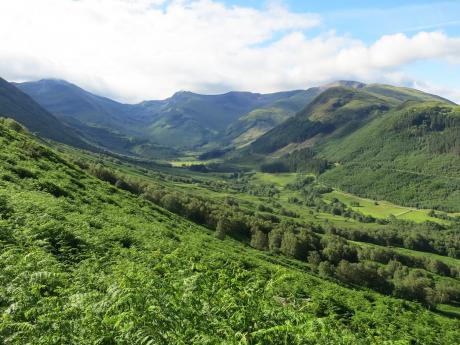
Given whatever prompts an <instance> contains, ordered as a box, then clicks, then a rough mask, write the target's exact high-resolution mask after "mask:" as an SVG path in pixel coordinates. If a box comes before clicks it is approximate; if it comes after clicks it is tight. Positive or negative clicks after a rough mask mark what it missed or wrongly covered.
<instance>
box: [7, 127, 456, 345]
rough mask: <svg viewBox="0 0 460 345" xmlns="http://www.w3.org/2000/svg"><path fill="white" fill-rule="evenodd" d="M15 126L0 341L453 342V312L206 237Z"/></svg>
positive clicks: (10, 145)
mask: <svg viewBox="0 0 460 345" xmlns="http://www.w3.org/2000/svg"><path fill="white" fill-rule="evenodd" d="M17 129H18V127H17V126H15V125H14V124H13V123H11V122H5V121H2V122H1V123H0V141H1V144H2V148H3V150H2V152H1V153H0V155H1V159H0V186H1V188H0V215H1V217H0V228H1V232H0V257H1V260H0V313H1V320H2V322H0V339H1V342H2V343H4V344H25V343H33V344H75V343H78V344H94V343H98V344H183V343H187V344H204V343H206V344H237V343H244V344H262V343H263V344H280V343H289V344H330V343H331V342H332V343H334V344H358V343H362V344H381V343H388V344H410V343H421V344H422V343H423V344H454V343H455V342H456V341H457V339H458V337H459V334H458V329H460V327H459V326H460V325H459V322H458V320H455V319H449V318H447V317H446V316H441V315H438V314H436V313H434V312H432V311H429V310H428V309H426V308H424V307H422V306H420V305H419V304H416V303H412V302H407V301H402V300H399V299H394V298H390V297H383V296H382V295H380V294H378V293H375V292H372V291H370V290H356V289H350V288H345V287H341V286H339V285H337V283H335V282H332V281H329V280H325V279H319V278H318V277H315V276H313V275H312V274H310V273H308V272H307V269H306V267H305V266H304V265H303V264H301V263H300V262H298V261H296V260H285V259H282V257H278V256H271V255H268V254H266V253H264V252H260V251H256V250H253V249H250V248H248V247H247V246H245V245H242V244H240V243H238V242H236V241H234V240H231V239H228V238H227V239H225V240H223V241H221V240H218V239H216V238H215V237H214V236H212V235H211V234H210V232H209V231H208V230H207V229H205V228H203V227H200V226H197V225H195V224H194V223H191V222H188V221H186V220H184V219H183V218H180V217H178V216H175V215H173V214H171V213H170V212H168V211H165V210H164V209H162V208H159V207H157V206H155V205H154V204H153V203H151V202H150V201H148V200H147V198H145V197H142V196H141V197H137V196H136V195H134V194H132V193H128V192H127V191H125V190H123V189H122V188H125V187H123V185H122V184H120V183H115V185H111V184H109V183H107V182H103V181H101V180H100V179H97V178H95V177H93V176H91V175H89V174H88V173H87V172H85V171H83V170H81V168H79V167H78V166H76V165H75V164H73V163H71V162H69V161H68V160H66V159H63V158H62V157H61V156H59V155H57V154H56V153H54V152H52V151H50V150H49V149H47V148H45V147H43V146H41V145H39V144H38V143H37V142H36V141H35V140H34V139H33V138H31V137H30V136H28V135H27V134H24V133H20V132H17V131H16V130H17ZM101 177H102V176H101ZM151 192H152V193H153V192H154V190H153V191H151Z"/></svg>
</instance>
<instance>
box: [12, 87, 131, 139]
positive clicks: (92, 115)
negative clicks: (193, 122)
mask: <svg viewBox="0 0 460 345" xmlns="http://www.w3.org/2000/svg"><path fill="white" fill-rule="evenodd" d="M16 85H17V87H18V88H19V89H21V90H22V91H24V92H25V93H27V94H28V95H30V96H31V97H32V98H33V99H35V100H36V101H37V103H39V104H40V105H41V106H42V107H44V108H45V109H47V110H48V111H49V112H51V113H52V114H54V115H55V116H58V117H60V118H62V119H68V118H70V119H72V120H74V121H75V120H76V121H78V122H81V123H83V124H85V125H87V126H91V127H102V128H109V129H111V130H112V131H123V132H125V133H126V132H129V131H130V130H131V129H132V128H133V127H136V126H138V125H137V124H136V123H135V122H134V121H133V120H132V119H131V118H130V117H129V112H130V110H131V107H132V106H130V105H128V104H121V103H118V102H115V101H112V100H111V99H108V98H105V97H100V96H97V95H94V94H92V93H90V92H88V91H85V90H83V89H82V88H80V87H78V86H76V85H74V84H71V83H69V82H66V81H64V80H57V79H42V80H39V81H36V82H25V83H18V84H16Z"/></svg>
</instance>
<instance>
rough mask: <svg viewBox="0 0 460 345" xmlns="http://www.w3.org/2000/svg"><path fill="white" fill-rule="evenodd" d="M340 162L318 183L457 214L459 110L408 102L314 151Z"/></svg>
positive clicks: (459, 202) (459, 191) (459, 197)
mask: <svg viewBox="0 0 460 345" xmlns="http://www.w3.org/2000/svg"><path fill="white" fill-rule="evenodd" d="M316 150H317V152H318V153H319V155H320V156H322V157H325V158H326V159H328V160H329V161H331V162H335V163H338V164H337V166H335V167H334V168H333V169H330V170H328V171H326V172H325V173H324V174H323V175H322V177H321V178H322V180H323V181H326V182H327V183H329V184H332V185H335V186H338V187H340V188H342V189H345V190H347V191H349V192H352V193H355V194H359V195H363V196H368V197H372V198H374V199H387V200H391V201H394V202H398V203H401V204H405V205H410V206H416V207H423V208H435V209H436V208H438V209H444V210H448V211H457V212H458V211H460V107H459V106H453V105H450V104H447V103H440V102H406V103H404V104H403V105H401V106H400V107H398V108H396V109H394V110H391V111H389V112H387V113H386V114H384V115H382V116H380V117H378V118H377V119H375V120H374V121H372V122H371V123H369V124H368V125H366V126H365V127H363V128H361V129H359V130H357V131H356V132H354V133H352V134H351V135H349V136H348V137H345V138H339V139H333V140H329V141H325V142H323V143H322V144H319V145H318V146H317V147H316Z"/></svg>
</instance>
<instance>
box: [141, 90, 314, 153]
mask: <svg viewBox="0 0 460 345" xmlns="http://www.w3.org/2000/svg"><path fill="white" fill-rule="evenodd" d="M305 93H306V91H301V90H299V91H289V92H278V93H273V94H257V93H250V92H229V93H226V94H222V95H199V94H195V93H192V92H178V93H176V94H175V95H173V96H172V97H171V98H168V99H166V100H164V101H148V102H143V103H141V104H140V105H141V106H142V107H144V109H143V110H140V111H139V113H138V114H139V115H140V116H141V117H142V120H143V121H144V122H147V123H150V125H149V126H148V132H149V134H150V135H151V137H152V138H155V140H157V142H159V143H162V144H165V145H180V146H183V147H189V148H190V147H197V146H201V145H206V144H208V143H214V144H215V145H222V144H229V143H230V142H231V140H232V139H235V138H236V137H237V136H239V135H241V134H242V133H243V132H244V131H245V129H242V130H240V129H239V128H240V126H239V125H237V124H236V123H237V122H238V120H239V119H240V118H242V117H243V116H245V115H246V114H248V113H250V112H252V111H254V110H258V109H261V110H262V109H264V110H265V109H268V108H270V107H274V108H277V109H292V108H293V109H295V110H297V109H299V107H302V105H300V106H299V105H298V103H299V102H300V103H303V106H304V105H305V104H306V103H307V102H308V93H307V94H305ZM304 101H305V103H304ZM289 111H291V112H292V110H289ZM282 116H286V115H285V114H282ZM229 126H230V127H229ZM228 127H229V128H230V129H227V128H228ZM251 127H253V125H251V124H250V125H249V126H248V127H247V129H249V128H251Z"/></svg>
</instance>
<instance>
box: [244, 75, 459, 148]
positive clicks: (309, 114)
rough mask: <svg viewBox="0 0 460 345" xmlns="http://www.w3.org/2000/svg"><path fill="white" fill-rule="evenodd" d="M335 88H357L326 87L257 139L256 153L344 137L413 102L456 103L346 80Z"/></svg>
mask: <svg viewBox="0 0 460 345" xmlns="http://www.w3.org/2000/svg"><path fill="white" fill-rule="evenodd" d="M350 83H352V84H350ZM332 85H352V86H353V87H344V86H332V87H329V88H326V90H325V91H324V92H323V93H321V94H320V95H319V96H318V97H316V98H315V99H314V100H313V101H312V102H311V103H310V104H309V105H308V106H307V107H306V108H305V109H303V110H302V111H300V112H299V113H298V114H297V115H296V116H294V117H293V118H291V119H289V120H287V121H286V122H284V123H282V124H281V125H279V126H278V127H275V128H274V129H272V130H271V131H270V132H268V133H266V134H265V135H263V136H262V137H261V138H259V139H258V140H256V141H255V142H254V143H253V144H252V145H251V147H250V149H251V150H252V151H253V152H255V153H272V152H274V151H276V150H279V149H282V148H283V147H285V146H288V145H291V146H292V144H299V143H302V142H304V141H305V140H310V139H313V140H314V141H317V140H318V139H320V138H321V137H324V136H329V135H334V136H344V135H347V134H349V133H352V132H353V131H354V130H356V129H358V128H360V127H361V126H363V125H364V124H366V123H367V122H368V121H370V120H372V119H373V118H374V117H376V116H377V115H378V114H380V113H383V112H386V111H388V110H390V109H392V108H394V107H397V106H398V105H400V104H402V103H403V102H405V101H409V100H413V101H429V100H431V101H441V102H443V103H446V104H451V105H452V104H454V103H452V102H450V101H448V100H446V99H443V98H441V97H438V96H435V95H430V94H427V93H424V92H421V91H418V90H414V89H408V88H399V87H393V86H388V85H379V84H372V85H365V84H360V83H356V82H344V81H342V82H337V83H334V84H332ZM294 147H295V145H294Z"/></svg>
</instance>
